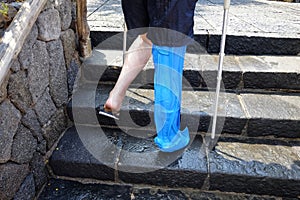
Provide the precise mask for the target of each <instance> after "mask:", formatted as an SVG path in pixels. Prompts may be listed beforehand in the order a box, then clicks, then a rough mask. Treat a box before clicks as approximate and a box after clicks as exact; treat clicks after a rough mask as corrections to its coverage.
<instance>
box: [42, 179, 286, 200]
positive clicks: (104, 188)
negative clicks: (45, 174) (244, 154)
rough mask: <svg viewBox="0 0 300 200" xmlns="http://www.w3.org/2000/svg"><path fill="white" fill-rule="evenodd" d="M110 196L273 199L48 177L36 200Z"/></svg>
mask: <svg viewBox="0 0 300 200" xmlns="http://www.w3.org/2000/svg"><path fill="white" fill-rule="evenodd" d="M82 198H84V199H103V200H104V199H105V200H107V199H111V200H129V199H135V200H145V199H147V200H149V199H153V200H154V199H159V200H170V199H176V200H199V199H203V200H206V199H207V200H208V199H232V198H234V199H239V200H247V199H262V200H276V199H281V198H276V197H272V196H257V195H247V194H236V193H222V192H209V191H202V190H195V189H194V190H184V189H180V190H179V189H172V188H163V187H153V186H138V185H129V184H122V185H120V184H111V183H94V182H90V183H81V182H79V181H76V180H75V181H73V180H60V179H51V180H50V181H49V183H48V184H47V185H46V187H45V188H44V190H43V192H42V193H41V195H40V196H39V198H38V200H49V199H55V200H66V199H82Z"/></svg>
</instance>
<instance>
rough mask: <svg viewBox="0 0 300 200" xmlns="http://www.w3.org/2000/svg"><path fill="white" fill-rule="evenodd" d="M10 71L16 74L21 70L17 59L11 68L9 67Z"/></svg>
mask: <svg viewBox="0 0 300 200" xmlns="http://www.w3.org/2000/svg"><path fill="white" fill-rule="evenodd" d="M10 69H11V70H12V71H13V72H18V71H19V70H20V69H21V64H20V62H19V60H18V59H14V60H13V62H12V64H11V66H10Z"/></svg>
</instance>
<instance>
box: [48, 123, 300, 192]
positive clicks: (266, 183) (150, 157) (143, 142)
mask: <svg viewBox="0 0 300 200" xmlns="http://www.w3.org/2000/svg"><path fill="white" fill-rule="evenodd" d="M137 132H139V135H140V137H136V135H135V136H134V135H133V134H131V133H130V132H128V131H126V130H121V129H108V128H102V127H100V126H98V127H89V126H76V128H75V127H71V128H69V129H68V130H67V131H66V132H65V134H64V136H63V137H62V138H61V140H60V141H59V144H58V146H57V148H56V150H55V151H54V152H53V154H52V157H51V158H50V162H49V164H50V167H51V168H52V170H53V172H54V174H55V175H58V176H61V177H71V178H87V179H94V180H102V181H113V182H117V183H129V184H146V185H154V186H161V187H171V188H196V189H202V190H209V191H222V192H237V193H246V194H256V195H274V196H284V197H297V196H298V197H299V195H300V190H299V187H300V164H299V160H300V149H299V142H297V141H290V142H287V141H282V140H274V139H272V140H271V139H260V140H258V139H256V138H234V137H221V138H219V140H218V142H217V145H216V147H215V150H214V151H211V152H209V153H206V148H205V145H204V144H203V141H204V139H203V138H202V137H200V136H195V135H191V138H192V139H191V143H190V145H189V146H188V147H187V148H186V149H185V150H181V151H177V152H174V153H163V152H160V151H159V150H157V148H156V147H155V145H154V143H153V137H152V136H151V137H144V138H141V135H142V134H144V136H145V135H147V133H145V131H138V130H137ZM50 188H51V184H50ZM60 188H61V189H60ZM62 188H63V187H58V189H57V191H55V193H56V194H57V195H59V194H62V192H63V189H62ZM46 190H47V188H46ZM52 190H53V189H52ZM117 194H118V193H117Z"/></svg>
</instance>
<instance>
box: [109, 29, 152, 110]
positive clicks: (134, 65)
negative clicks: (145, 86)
mask: <svg viewBox="0 0 300 200" xmlns="http://www.w3.org/2000/svg"><path fill="white" fill-rule="evenodd" d="M151 48H152V44H151V41H150V40H148V39H147V37H146V34H144V35H140V36H138V37H137V39H136V40H135V41H134V42H133V44H132V45H131V46H130V48H129V50H128V53H127V55H126V56H125V62H124V65H123V67H122V71H121V73H120V76H119V78H118V80H117V83H116V84H115V86H114V88H113V89H112V91H111V92H110V94H109V98H108V99H107V101H106V103H105V108H107V109H111V110H112V111H115V112H117V111H119V110H120V108H121V104H122V101H123V99H124V97H125V94H126V90H127V89H128V87H129V85H130V84H131V83H132V81H133V80H134V79H135V78H136V76H137V75H138V74H139V73H140V71H141V70H142V69H143V68H144V66H145V65H146V64H147V62H148V60H149V58H150V56H151Z"/></svg>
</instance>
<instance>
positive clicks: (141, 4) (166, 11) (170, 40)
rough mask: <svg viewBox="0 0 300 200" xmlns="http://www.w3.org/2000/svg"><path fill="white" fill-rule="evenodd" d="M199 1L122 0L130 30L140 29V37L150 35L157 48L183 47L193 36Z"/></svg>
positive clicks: (138, 30) (138, 31)
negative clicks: (145, 34) (142, 34)
mask: <svg viewBox="0 0 300 200" xmlns="http://www.w3.org/2000/svg"><path fill="white" fill-rule="evenodd" d="M196 2H197V0H122V9H123V13H124V17H125V21H126V25H127V28H128V29H129V30H131V29H136V30H137V33H139V34H141V33H146V32H148V34H147V36H148V38H149V39H150V40H151V41H152V42H153V43H154V44H157V45H161V46H182V45H184V44H186V43H187V41H188V40H189V39H191V38H192V37H193V27H194V11H195V6H196ZM137 28H139V29H137ZM158 28H159V29H158Z"/></svg>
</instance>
